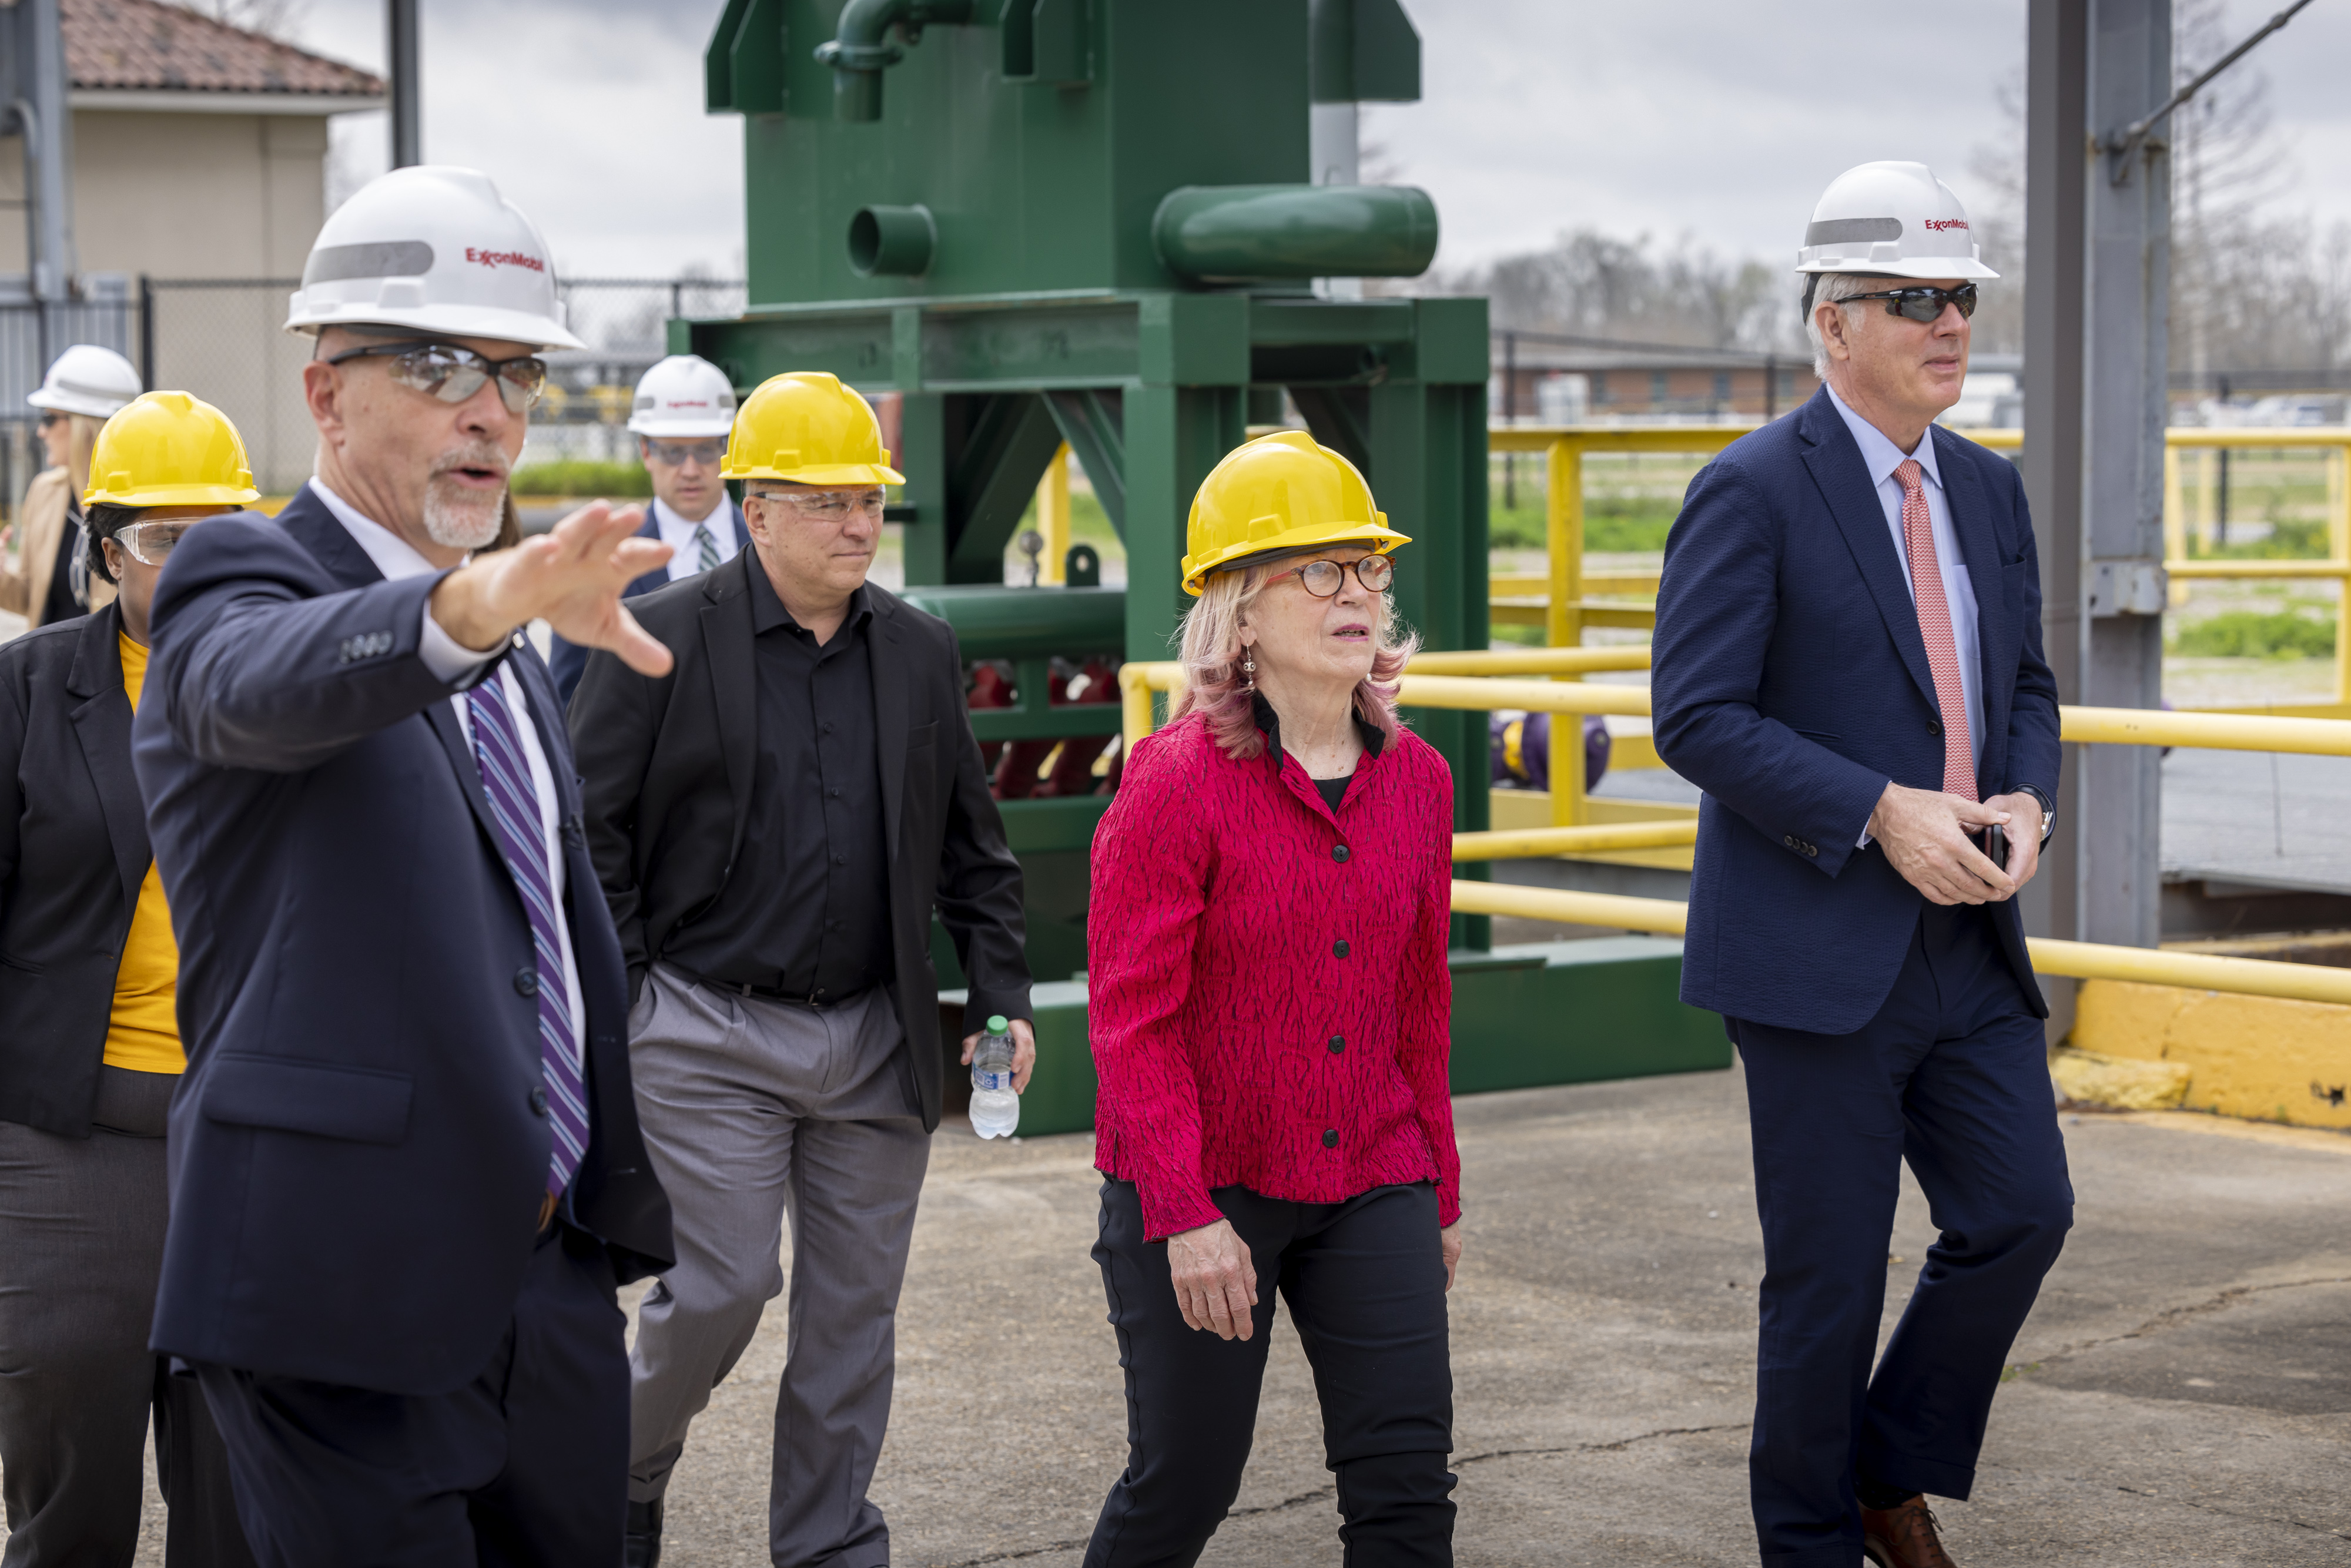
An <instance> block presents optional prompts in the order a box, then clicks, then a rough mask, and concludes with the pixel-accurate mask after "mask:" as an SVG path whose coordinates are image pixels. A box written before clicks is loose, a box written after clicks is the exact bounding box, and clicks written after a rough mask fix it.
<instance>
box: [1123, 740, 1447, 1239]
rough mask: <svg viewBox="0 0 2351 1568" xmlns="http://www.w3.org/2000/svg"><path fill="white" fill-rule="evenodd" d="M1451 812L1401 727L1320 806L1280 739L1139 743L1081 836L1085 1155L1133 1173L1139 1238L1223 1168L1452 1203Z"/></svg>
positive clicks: (1282, 1187) (1164, 1223)
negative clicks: (1402, 1191) (1399, 1186)
mask: <svg viewBox="0 0 2351 1568" xmlns="http://www.w3.org/2000/svg"><path fill="white" fill-rule="evenodd" d="M1367 737H1368V738H1370V739H1372V740H1374V741H1376V740H1377V739H1378V738H1379V737H1378V734H1377V732H1376V731H1369V730H1368V727H1367ZM1452 831H1453V782H1452V774H1451V771H1450V769H1448V768H1447V767H1446V764H1445V759H1444V758H1442V757H1440V756H1438V755H1437V751H1436V749H1435V748H1434V747H1431V746H1429V745H1428V743H1427V742H1426V741H1424V740H1422V739H1420V738H1419V737H1417V736H1415V735H1413V734H1412V733H1411V732H1409V731H1405V732H1402V733H1401V734H1400V735H1399V736H1398V737H1397V738H1396V739H1395V741H1393V742H1390V743H1389V744H1387V745H1386V746H1384V747H1375V748H1374V749H1373V750H1372V751H1371V752H1370V753H1369V754H1367V755H1366V756H1365V757H1364V759H1363V760H1362V762H1361V763H1360V764H1358V766H1357V768H1356V769H1355V774H1354V777H1353V779H1351V780H1350V781H1349V784H1348V787H1347V792H1346V795H1345V796H1344V798H1343V800H1342V801H1341V803H1340V806H1339V810H1338V811H1337V812H1336V813H1335V814H1334V813H1332V811H1331V810H1330V809H1329V808H1328V807H1326V806H1325V805H1324V804H1323V802H1322V796H1321V794H1320V793H1319V792H1318V791H1317V790H1316V789H1315V787H1314V784H1313V781H1312V780H1311V779H1308V778H1307V776H1306V770H1305V769H1304V768H1302V767H1301V766H1300V764H1299V763H1298V761H1297V760H1296V759H1295V758H1290V757H1287V756H1284V755H1283V754H1282V753H1281V752H1280V750H1279V748H1278V747H1269V748H1268V750H1267V751H1266V753H1265V754H1263V755H1261V756H1259V757H1258V758H1254V759H1252V760H1249V761H1246V762H1236V761H1234V760H1233V759H1232V758H1228V757H1227V756H1226V755H1225V754H1224V753H1223V751H1221V750H1220V749H1219V748H1218V747H1217V745H1216V744H1215V742H1214V741H1213V740H1211V739H1210V737H1209V735H1208V731H1207V726H1206V724H1205V722H1204V721H1203V720H1202V719H1200V718H1199V717H1198V716H1189V717H1186V718H1185V719H1183V720H1182V721H1180V722H1178V723H1176V724H1174V725H1171V726H1169V727H1167V728H1166V729H1165V730H1162V731H1161V732H1159V733H1158V734H1156V735H1154V736H1152V737H1149V738H1148V739H1146V740H1144V742H1143V743H1142V744H1140V745H1139V746H1137V747H1135V748H1134V756H1133V758H1131V759H1130V760H1129V761H1128V763H1127V767H1126V775H1125V779H1124V781H1123V783H1122V784H1121V785H1120V787H1119V791H1118V795H1117V798H1116V799H1115V800H1113V802H1112V803H1111V808H1110V810H1109V811H1108V812H1107V813H1106V814H1105V815H1104V816H1103V818H1102V826H1101V828H1100V829H1099V830H1098V831H1096V833H1095V835H1094V846H1093V894H1092V906H1091V908H1090V910H1089V913H1088V915H1087V927H1086V954H1087V958H1086V962H1087V1016H1088V1019H1089V1022H1090V1026H1091V1028H1092V1038H1093V1051H1094V1065H1095V1067H1096V1069H1097V1070H1098V1071H1099V1072H1100V1075H1101V1079H1102V1089H1101V1093H1100V1096H1099V1098H1098V1099H1097V1100H1096V1102H1095V1111H1094V1132H1095V1154H1094V1164H1095V1166H1097V1167H1099V1168H1100V1169H1101V1170H1102V1172H1103V1173H1105V1174H1106V1175H1109V1176H1115V1177H1118V1178H1120V1179H1122V1180H1125V1181H1131V1182H1133V1183H1134V1185H1135V1186H1136V1188H1137V1190H1138V1192H1139V1194H1140V1196H1141V1197H1142V1202H1143V1218H1144V1230H1145V1233H1146V1234H1147V1236H1148V1237H1149V1238H1150V1239H1152V1240H1155V1241H1156V1240H1159V1239H1163V1238H1165V1237H1167V1236H1172V1235H1174V1234H1175V1233H1176V1232H1177V1231H1182V1230H1190V1229H1193V1228H1196V1227H1199V1226H1202V1225H1209V1224H1213V1223H1215V1222H1216V1221H1217V1219H1218V1218H1222V1214H1221V1211H1220V1210H1219V1209H1218V1208H1217V1205H1216V1203H1215V1201H1214V1200H1213V1199H1212V1198H1211V1197H1209V1193H1210V1191H1211V1190H1212V1189H1214V1188H1216V1187H1220V1186H1245V1187H1247V1188H1249V1190H1250V1191H1252V1192H1255V1193H1258V1194H1260V1195H1262V1196H1264V1197H1276V1198H1285V1199H1290V1200H1292V1201H1296V1202H1301V1203H1338V1202H1342V1201H1343V1200H1345V1199H1347V1198H1350V1197H1355V1196H1356V1195H1358V1194H1360V1193H1364V1192H1367V1191H1369V1190H1370V1189H1372V1188H1373V1187H1375V1186H1386V1185H1389V1184H1391V1183H1401V1182H1418V1181H1433V1182H1435V1183H1436V1184H1437V1202H1438V1207H1439V1210H1440V1212H1441V1214H1442V1217H1443V1223H1445V1224H1447V1225H1450V1224H1452V1223H1453V1221H1454V1220H1455V1219H1457V1218H1459V1217H1460V1213H1461V1199H1460V1191H1459V1187H1460V1177H1461V1158H1460V1155H1459V1154H1458V1152H1457V1151H1456V1150H1455V1147H1454V1143H1453V1106H1452V1101H1451V1099H1450V1098H1449V1096H1448V1092H1447V1082H1446V1060H1447V1051H1448V1046H1449V1028H1450V1020H1451V1014H1452V1002H1453V986H1452V977H1451V975H1450V973H1449V971H1448V970H1447V967H1446V961H1445V952H1446V940H1447V917H1448V914H1449V904H1450V892H1451V888H1450V884H1451V882H1452V874H1453V869H1452V850H1451V838H1452Z"/></svg>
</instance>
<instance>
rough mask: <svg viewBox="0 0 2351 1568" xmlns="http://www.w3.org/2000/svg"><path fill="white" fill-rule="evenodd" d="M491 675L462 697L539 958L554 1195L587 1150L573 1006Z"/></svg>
mask: <svg viewBox="0 0 2351 1568" xmlns="http://www.w3.org/2000/svg"><path fill="white" fill-rule="evenodd" d="M501 684H502V682H501V677H500V675H499V674H498V673H497V672H496V671H493V672H492V673H491V674H490V675H489V677H488V678H487V679H486V680H485V681H483V682H482V683H481V685H477V686H475V687H474V688H473V689H472V690H470V691H468V692H467V693H466V694H465V706H466V709H467V711H468V712H470V713H471V714H472V715H473V719H474V760H475V762H477V763H479V764H480V765H481V769H482V792H483V793H484V794H486V795H487V796H488V797H489V800H490V821H492V822H493V823H495V824H496V828H497V834H496V836H497V841H498V854H499V856H500V858H502V859H503V860H504V861H505V862H507V875H509V876H511V877H513V878H514V884H515V891H516V892H517V893H518V894H522V907H523V912H524V913H525V914H526V915H529V916H530V939H531V946H532V947H533V949H534V950H535V951H536V952H537V955H538V1061H539V1065H540V1067H541V1068H542V1069H543V1070H544V1071H545V1073H546V1076H547V1119H548V1123H549V1127H550V1128H551V1130H552V1132H553V1134H554V1135H553V1146H552V1147H551V1148H550V1149H549V1154H548V1163H547V1190H548V1191H549V1193H551V1194H560V1193H561V1192H562V1191H563V1189H564V1188H565V1187H566V1186H569V1185H570V1184H571V1177H572V1174H573V1173H574V1172H576V1171H578V1170H579V1168H580V1157H581V1156H582V1155H585V1154H586V1153H587V1150H588V1092H587V1086H586V1084H585V1083H584V1082H582V1081H581V1079H580V1060H579V1055H578V1051H579V1041H578V1039H577V1038H576V1037H575V1036H574V1035H573V1033H572V1031H571V1004H570V998H569V996H568V995H567V994H566V991H567V988H566V987H565V985H564V980H563V944H562V941H561V939H560V938H559V936H558V935H557V932H556V925H555V923H556V921H558V920H559V919H560V918H562V916H561V915H560V914H559V912H558V911H557V909H556V907H555V884H554V883H553V881H552V880H551V878H550V876H549V870H548V864H547V833H546V830H545V828H544V826H543V825H542V823H541V821H540V818H539V811H538V789H535V788H534V787H533V786H532V784H531V780H530V764H529V762H528V761H527V760H526V759H525V758H524V757H523V750H522V737H521V735H520V734H519V733H518V732H517V730H516V728H515V716H514V713H513V711H512V710H511V709H509V708H508V707H507V705H506V699H505V697H504V695H502V693H501V691H500V686H501Z"/></svg>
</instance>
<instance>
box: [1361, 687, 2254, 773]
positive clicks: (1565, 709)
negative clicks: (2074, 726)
mask: <svg viewBox="0 0 2351 1568" xmlns="http://www.w3.org/2000/svg"><path fill="white" fill-rule="evenodd" d="M1397 688H1398V689H1397V692H1396V702H1397V704H1398V705H1399V706H1403V707H1441V708H1468V709H1473V710H1474V709H1479V708H1484V709H1493V708H1498V707H1508V708H1524V709H1526V710H1527V711H1528V712H1530V713H1616V714H1630V715H1635V716H1640V715H1646V713H1647V712H1648V711H1649V690H1648V688H1647V687H1646V686H1608V685H1591V684H1588V683H1585V682H1583V681H1577V682H1573V683H1572V684H1555V683H1553V682H1551V681H1514V680H1510V679H1508V678H1487V677H1483V676H1477V675H1419V674H1413V673H1412V672H1411V671H1409V670H1407V671H1406V672H1405V675H1404V678H1403V679H1402V680H1401V681H1399V682H1398V683H1397ZM2287 722H2292V721H2287ZM1561 749H1562V748H1560V747H1552V755H1553V758H1554V762H1553V766H1552V777H1553V778H1554V779H1556V778H1557V777H1558V768H1557V762H1556V758H1557V756H1558V754H1559V752H1560V750H1561ZM1574 754H1575V755H1576V756H1578V757H1581V756H1582V755H1583V747H1582V746H1580V745H1579V746H1577V747H1575V752H1574Z"/></svg>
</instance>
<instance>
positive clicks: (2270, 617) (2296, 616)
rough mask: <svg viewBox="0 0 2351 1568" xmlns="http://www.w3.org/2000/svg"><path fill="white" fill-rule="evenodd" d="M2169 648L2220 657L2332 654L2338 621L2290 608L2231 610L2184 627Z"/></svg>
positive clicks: (2298, 656) (2282, 656) (2191, 653)
mask: <svg viewBox="0 0 2351 1568" xmlns="http://www.w3.org/2000/svg"><path fill="white" fill-rule="evenodd" d="M2170 651H2171V652H2172V653H2185V654H2189V655H2193V656H2196V657H2200V658H2218V659H2323V658H2332V657H2333V656H2334V653H2335V622H2333V621H2331V620H2322V619H2320V618H2318V617H2317V616H2314V615H2304V614H2300V613H2297V612H2294V611H2291V610H2283V611H2278V612H2274V613H2269V614H2264V613H2262V612H2260V611H2254V610H2228V611H2223V612H2220V614H2218V615H2208V616H2206V617H2205V618H2204V619H2203V620H2201V621H2198V622H2193V623H2192V624H2189V625H2187V626H2183V627H2181V628H2180V629H2179V636H2178V637H2176V638H2174V639H2173V640H2172V643H2171V649H2170Z"/></svg>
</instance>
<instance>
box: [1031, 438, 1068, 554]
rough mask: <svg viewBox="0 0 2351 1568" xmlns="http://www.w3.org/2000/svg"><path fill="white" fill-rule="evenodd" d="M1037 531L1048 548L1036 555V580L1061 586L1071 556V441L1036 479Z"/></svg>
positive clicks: (1062, 446)
mask: <svg viewBox="0 0 2351 1568" xmlns="http://www.w3.org/2000/svg"><path fill="white" fill-rule="evenodd" d="M1037 532H1038V533H1039V534H1040V535H1041V536H1042V537H1043V538H1044V540H1045V547H1044V549H1041V550H1040V551H1039V552H1038V556H1037V580H1038V581H1039V582H1040V583H1050V584H1051V585H1053V586H1054V587H1057V588H1058V587H1060V586H1061V584H1062V583H1063V582H1064V581H1065V580H1067V579H1068V575H1069V555H1070V444H1069V443H1068V442H1066V441H1065V442H1063V443H1062V444H1061V450H1060V451H1059V452H1056V453H1054V454H1053V460H1052V461H1051V462H1050V463H1048V464H1046V465H1045V476H1044V477H1043V478H1042V479H1040V480H1038V481H1037Z"/></svg>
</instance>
